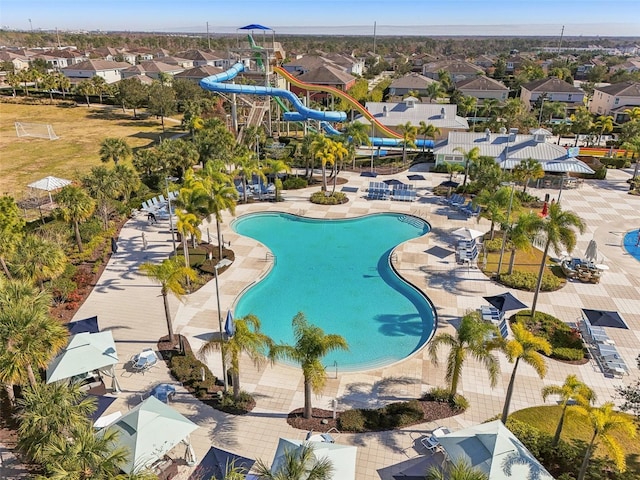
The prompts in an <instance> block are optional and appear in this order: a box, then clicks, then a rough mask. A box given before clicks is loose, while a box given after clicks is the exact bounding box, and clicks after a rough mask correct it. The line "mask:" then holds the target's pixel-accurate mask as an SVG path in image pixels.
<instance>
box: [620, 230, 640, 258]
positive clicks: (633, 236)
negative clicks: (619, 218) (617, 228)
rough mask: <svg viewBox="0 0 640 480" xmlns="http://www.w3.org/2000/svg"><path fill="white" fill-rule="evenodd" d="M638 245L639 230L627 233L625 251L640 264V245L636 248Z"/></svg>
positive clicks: (624, 243)
mask: <svg viewBox="0 0 640 480" xmlns="http://www.w3.org/2000/svg"><path fill="white" fill-rule="evenodd" d="M636 243H638V229H636V230H631V231H630V232H627V234H626V235H625V236H624V242H623V245H624V249H625V250H626V251H627V252H629V253H630V254H631V256H632V257H633V258H635V259H636V260H638V261H639V262H640V245H638V246H636Z"/></svg>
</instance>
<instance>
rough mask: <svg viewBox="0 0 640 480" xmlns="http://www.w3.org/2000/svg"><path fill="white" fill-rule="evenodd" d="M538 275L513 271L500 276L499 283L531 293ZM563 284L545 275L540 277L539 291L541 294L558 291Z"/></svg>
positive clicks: (553, 276) (559, 280) (560, 280)
mask: <svg viewBox="0 0 640 480" xmlns="http://www.w3.org/2000/svg"><path fill="white" fill-rule="evenodd" d="M537 280H538V275H537V274H536V273H533V272H520V271H515V272H513V273H512V274H511V275H500V281H501V282H502V283H503V284H504V285H506V286H507V287H512V288H517V289H518V290H528V291H530V292H531V291H533V290H535V288H536V282H537ZM563 284H564V282H563V281H562V279H560V278H558V277H556V276H555V275H551V274H549V273H545V274H544V275H543V276H542V285H541V287H540V289H541V290H542V291H543V292H552V291H554V290H558V289H559V288H560V287H561V286H562V285H563Z"/></svg>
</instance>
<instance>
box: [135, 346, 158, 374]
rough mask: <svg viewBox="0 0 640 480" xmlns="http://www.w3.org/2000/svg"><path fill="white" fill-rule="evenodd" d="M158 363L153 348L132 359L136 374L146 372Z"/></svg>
mask: <svg viewBox="0 0 640 480" xmlns="http://www.w3.org/2000/svg"><path fill="white" fill-rule="evenodd" d="M156 363H158V357H157V355H156V352H154V351H153V349H151V348H145V349H144V350H142V352H140V353H138V354H136V355H134V356H133V358H131V368H133V370H134V371H136V372H144V371H146V370H149V369H150V368H151V367H153V366H154V365H155V364H156Z"/></svg>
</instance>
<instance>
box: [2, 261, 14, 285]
mask: <svg viewBox="0 0 640 480" xmlns="http://www.w3.org/2000/svg"><path fill="white" fill-rule="evenodd" d="M0 264H2V270H4V274H5V275H6V276H7V278H8V279H9V280H11V279H12V278H13V277H12V276H11V272H10V271H9V267H7V262H5V261H4V257H2V256H0Z"/></svg>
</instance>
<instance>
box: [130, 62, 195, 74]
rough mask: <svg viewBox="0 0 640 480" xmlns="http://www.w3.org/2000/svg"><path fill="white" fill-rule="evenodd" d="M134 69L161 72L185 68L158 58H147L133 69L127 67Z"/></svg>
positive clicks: (141, 71) (178, 70)
mask: <svg viewBox="0 0 640 480" xmlns="http://www.w3.org/2000/svg"><path fill="white" fill-rule="evenodd" d="M134 69H138V70H139V71H140V73H145V72H149V73H160V72H169V73H171V72H181V71H183V70H184V68H182V67H180V66H177V65H169V64H168V63H164V62H159V61H157V60H147V61H145V62H140V63H139V64H138V65H135V66H134V67H132V68H131V69H127V70H126V71H127V72H128V71H132V70H134Z"/></svg>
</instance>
